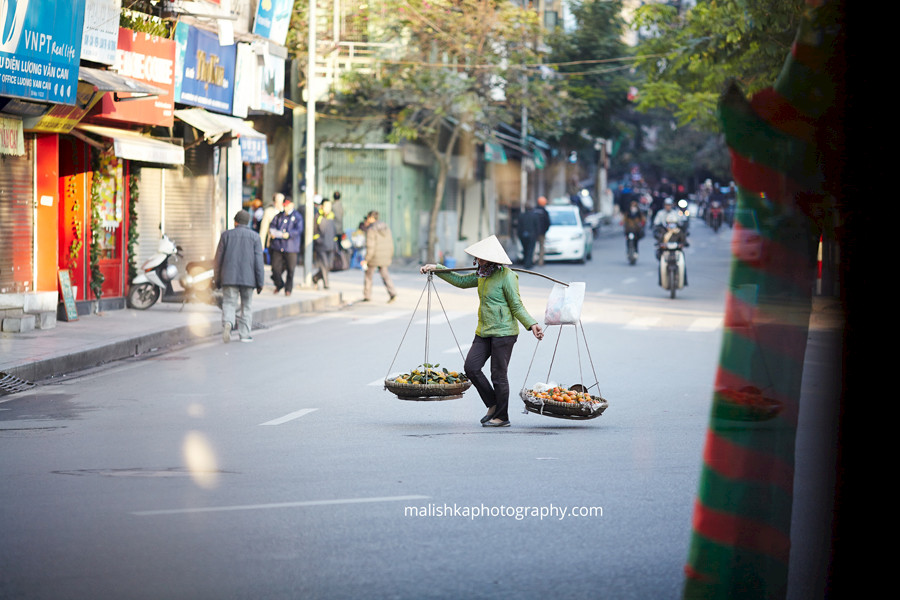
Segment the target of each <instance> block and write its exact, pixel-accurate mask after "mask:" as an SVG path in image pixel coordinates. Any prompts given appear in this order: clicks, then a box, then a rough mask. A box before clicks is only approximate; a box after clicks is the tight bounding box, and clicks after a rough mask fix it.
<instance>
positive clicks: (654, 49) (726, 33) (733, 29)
mask: <svg viewBox="0 0 900 600" xmlns="http://www.w3.org/2000/svg"><path fill="white" fill-rule="evenodd" d="M803 8H804V1H803V0H785V1H784V2H769V1H767V0H698V1H697V3H696V5H695V6H693V7H691V8H687V9H682V10H678V9H677V8H676V7H674V6H672V5H671V4H662V3H647V4H645V5H644V6H642V7H641V8H639V9H638V10H637V11H636V13H635V20H634V26H635V28H636V29H637V30H638V31H639V32H640V33H641V34H642V36H643V40H642V42H641V43H640V45H639V54H640V56H641V57H642V61H641V63H640V68H639V72H640V74H641V75H642V76H643V78H644V81H643V82H642V84H641V86H640V95H639V100H638V108H639V109H641V110H649V109H652V108H660V107H665V108H669V109H671V110H672V111H673V113H674V114H675V116H676V118H677V119H678V121H679V123H680V124H685V123H689V122H691V123H693V124H695V125H696V126H698V127H702V128H706V129H717V128H718V124H717V122H716V118H715V110H716V104H717V102H718V99H719V96H720V95H721V93H722V92H723V90H724V89H725V86H726V84H727V82H728V81H729V80H732V79H733V80H736V81H737V82H738V83H739V84H740V85H741V87H742V88H743V89H744V90H746V91H747V92H748V93H750V94H752V93H753V92H755V91H758V90H760V89H762V88H765V87H767V86H770V85H772V83H774V81H775V79H776V78H777V76H778V73H779V71H780V70H781V68H782V66H783V64H784V61H785V58H786V57H787V55H788V53H789V52H790V47H791V43H792V42H793V40H794V38H795V36H796V33H797V28H798V26H799V23H800V18H801V15H802V11H803Z"/></svg>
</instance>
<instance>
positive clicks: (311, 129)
mask: <svg viewBox="0 0 900 600" xmlns="http://www.w3.org/2000/svg"><path fill="white" fill-rule="evenodd" d="M308 21H309V51H308V52H307V64H306V175H305V179H306V214H305V215H304V218H303V220H304V222H305V224H306V225H305V227H304V235H303V245H304V252H303V272H304V277H303V282H304V284H305V285H311V284H312V265H313V230H314V229H315V226H316V216H315V203H314V200H315V197H316V185H315V184H316V179H315V177H316V95H315V85H314V83H315V80H314V78H315V69H316V0H309V13H308Z"/></svg>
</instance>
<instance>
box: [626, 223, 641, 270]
mask: <svg viewBox="0 0 900 600" xmlns="http://www.w3.org/2000/svg"><path fill="white" fill-rule="evenodd" d="M625 237H626V240H627V243H628V251H627V253H626V254H627V256H628V264H629V265H633V264H634V263H636V262H637V257H638V253H637V234H635V233H634V232H633V231H629V232H628V233H627V234H626V236H625Z"/></svg>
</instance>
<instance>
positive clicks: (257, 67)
mask: <svg viewBox="0 0 900 600" xmlns="http://www.w3.org/2000/svg"><path fill="white" fill-rule="evenodd" d="M282 50H283V49H282ZM285 56H286V55H285ZM284 61H285V57H284V56H279V55H277V54H274V53H273V48H271V44H268V43H265V42H263V43H261V44H260V43H254V44H238V46H237V60H236V66H235V75H234V77H235V86H234V105H233V107H232V114H233V115H234V116H235V117H242V118H243V117H246V116H247V115H248V109H249V110H255V111H260V112H267V113H272V114H276V115H281V114H284V64H285V63H284Z"/></svg>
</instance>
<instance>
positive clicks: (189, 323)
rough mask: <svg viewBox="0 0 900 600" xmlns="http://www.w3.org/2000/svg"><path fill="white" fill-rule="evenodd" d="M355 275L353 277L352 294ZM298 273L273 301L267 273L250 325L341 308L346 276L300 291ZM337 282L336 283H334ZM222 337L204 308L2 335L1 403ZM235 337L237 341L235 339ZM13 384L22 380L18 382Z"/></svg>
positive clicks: (108, 315) (168, 306) (110, 316)
mask: <svg viewBox="0 0 900 600" xmlns="http://www.w3.org/2000/svg"><path fill="white" fill-rule="evenodd" d="M359 273H360V272H359V271H358V270H356V271H353V273H352V275H350V277H352V279H353V284H354V289H355V288H358V287H360V286H359V282H358V279H359ZM302 274H303V269H302V268H298V269H297V274H296V275H295V279H294V290H293V293H292V294H291V296H289V297H288V296H285V295H284V293H281V294H278V295H275V294H274V293H273V292H274V288H273V287H272V284H271V279H270V278H269V267H268V266H267V267H266V282H267V285H266V287H265V288H264V289H263V291H262V293H261V294H254V296H253V324H254V326H265V325H266V324H267V323H272V322H275V321H279V320H281V319H285V318H288V317H293V316H296V315H300V314H304V313H311V312H319V311H324V310H330V309H336V308H339V307H340V306H342V305H343V303H344V298H343V295H344V294H343V292H342V288H344V289H346V284H345V285H342V283H345V282H344V281H343V280H345V279H346V280H347V281H348V282H349V278H348V277H347V276H346V275H345V274H346V272H338V273H333V274H332V279H333V280H334V281H333V282H332V285H331V287H330V289H327V290H323V289H318V290H317V289H315V288H312V287H306V288H305V287H302V286H298V282H299V281H302ZM338 280H340V281H338ZM221 333H222V311H221V310H220V309H219V308H217V307H215V306H212V305H206V304H184V305H182V304H176V303H165V302H157V303H156V304H155V305H153V306H152V307H151V308H149V309H147V310H143V311H141V310H133V309H130V308H124V309H120V310H109V311H105V312H102V313H100V314H91V315H83V316H79V317H78V320H77V321H68V322H67V321H58V322H57V323H56V326H55V327H53V328H51V329H43V330H42V329H35V330H34V331H30V332H27V333H6V332H4V333H2V334H0V398H3V396H4V394H5V393H10V392H12V393H14V392H15V391H18V389H17V386H19V385H28V384H30V383H32V382H39V381H42V380H45V379H48V378H50V377H55V376H61V375H64V374H67V373H74V372H77V371H81V370H84V369H88V368H91V367H95V366H98V365H101V364H104V363H108V362H111V361H115V360H120V359H123V358H129V357H132V356H138V355H140V354H144V353H146V352H150V351H153V350H156V349H159V348H165V347H167V346H172V345H175V344H180V343H184V342H188V341H195V340H200V339H204V338H209V337H212V336H219V335H221ZM235 337H236V336H235ZM16 380H22V381H21V382H20V381H16Z"/></svg>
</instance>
